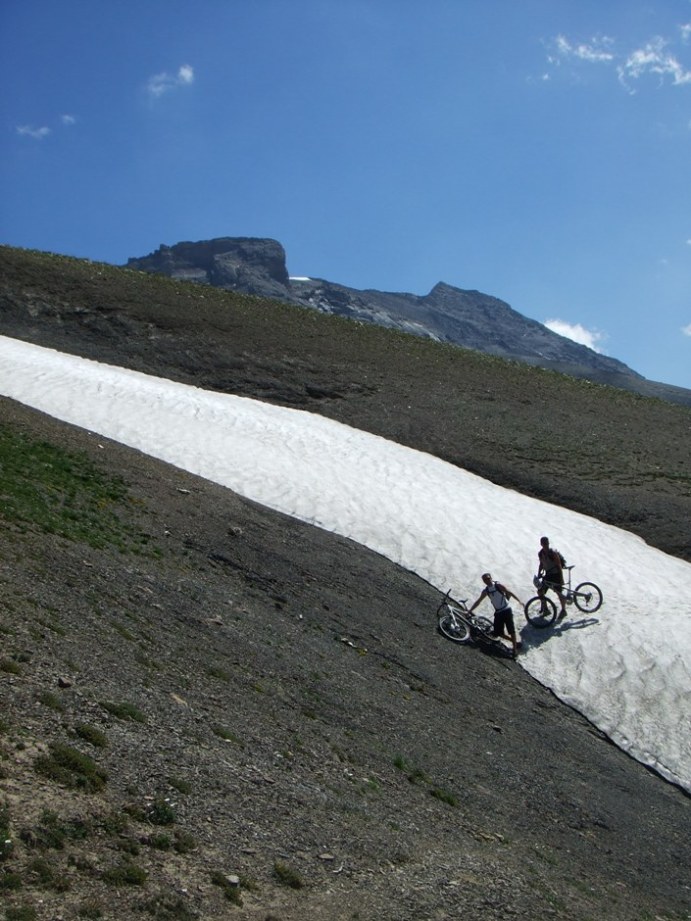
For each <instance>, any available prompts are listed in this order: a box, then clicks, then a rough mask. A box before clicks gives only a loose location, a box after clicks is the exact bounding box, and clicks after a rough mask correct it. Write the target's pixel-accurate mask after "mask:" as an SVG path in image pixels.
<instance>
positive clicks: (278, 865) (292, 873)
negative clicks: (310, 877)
mask: <svg viewBox="0 0 691 921" xmlns="http://www.w3.org/2000/svg"><path fill="white" fill-rule="evenodd" d="M274 875H275V876H276V879H277V880H279V882H281V883H283V885H284V886H289V887H290V888H291V889H302V887H303V886H304V885H305V883H304V881H303V879H302V877H301V876H300V874H299V873H298V872H297V870H294V869H293V868H292V867H290V866H288V864H286V863H283V861H281V860H277V861H276V862H275V863H274Z"/></svg>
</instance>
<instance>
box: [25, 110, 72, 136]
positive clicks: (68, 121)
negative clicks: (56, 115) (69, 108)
mask: <svg viewBox="0 0 691 921" xmlns="http://www.w3.org/2000/svg"><path fill="white" fill-rule="evenodd" d="M60 124H61V125H63V126H64V127H65V128H69V127H70V126H71V125H76V124H77V119H76V117H75V116H74V115H61V116H60ZM52 133H53V129H52V128H49V127H48V125H42V126H41V127H40V128H36V127H35V126H34V125H18V126H17V134H19V135H21V136H22V137H26V138H33V140H34V141H44V140H45V139H46V138H47V137H48V135H50V134H52Z"/></svg>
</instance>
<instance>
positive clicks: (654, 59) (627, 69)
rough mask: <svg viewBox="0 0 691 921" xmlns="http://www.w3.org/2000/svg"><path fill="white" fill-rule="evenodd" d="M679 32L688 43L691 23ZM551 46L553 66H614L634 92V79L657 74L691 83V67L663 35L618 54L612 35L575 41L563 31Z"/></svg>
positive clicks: (679, 82)
mask: <svg viewBox="0 0 691 921" xmlns="http://www.w3.org/2000/svg"><path fill="white" fill-rule="evenodd" d="M678 34H679V36H681V41H682V44H683V45H688V44H689V41H690V40H691V22H689V23H686V24H684V25H680V26H679V27H678ZM551 48H552V51H551V53H550V54H549V55H548V57H547V61H548V63H549V64H551V65H552V66H558V65H559V64H562V63H564V62H566V61H570V62H572V63H583V64H585V65H587V64H606V65H611V67H613V68H615V69H616V73H617V75H618V77H619V81H620V82H621V84H622V85H623V86H625V87H626V89H628V90H629V91H630V92H633V90H632V87H631V83H632V82H633V81H636V80H641V79H642V78H644V77H648V76H653V77H657V78H658V81H659V83H661V84H662V83H667V82H669V83H671V85H672V86H684V85H686V84H691V70H690V69H687V67H686V66H685V65H684V64H683V63H682V61H681V60H680V58H679V57H678V56H677V55H676V54H674V53H673V52H672V51H671V50H670V43H669V42H668V40H667V39H665V38H663V37H662V36H659V35H657V36H654V37H652V38H651V39H649V40H648V41H647V42H645V43H644V44H643V45H641V46H639V47H638V48H635V49H634V50H633V51H629V52H627V53H626V54H623V55H622V54H618V53H616V51H615V42H614V39H612V38H609V37H608V36H596V37H594V38H591V39H590V41H587V42H581V43H575V42H572V41H570V40H569V39H568V38H567V37H566V36H565V35H561V34H560V35H558V36H557V37H556V38H555V39H554V40H553V42H552V43H551Z"/></svg>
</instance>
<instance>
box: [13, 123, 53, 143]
mask: <svg viewBox="0 0 691 921" xmlns="http://www.w3.org/2000/svg"><path fill="white" fill-rule="evenodd" d="M17 134H21V136H22V137H27V138H33V139H34V140H35V141H43V140H44V139H45V138H47V137H48V135H49V134H50V128H48V127H47V126H46V125H43V127H41V128H35V127H34V126H33V125H19V126H18V127H17Z"/></svg>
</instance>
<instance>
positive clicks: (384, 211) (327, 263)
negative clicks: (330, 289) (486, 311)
mask: <svg viewBox="0 0 691 921" xmlns="http://www.w3.org/2000/svg"><path fill="white" fill-rule="evenodd" d="M0 68H2V69H1V71H0V73H1V79H2V88H3V91H2V98H1V100H0V164H1V165H0V196H1V200H2V209H1V212H0V242H2V243H8V244H11V245H13V246H22V247H33V248H37V249H43V250H52V251H55V252H60V253H67V254H70V255H75V256H80V257H86V258H90V259H97V260H103V261H106V262H112V263H117V264H122V263H124V262H126V261H127V259H128V258H129V257H130V256H141V255H144V254H146V253H148V252H151V251H152V250H154V249H156V248H157V247H158V246H159V245H160V244H161V243H166V244H173V243H176V242H178V241H180V240H201V239H209V238H211V237H216V236H262V237H272V238H274V239H277V240H279V241H280V242H281V243H282V244H283V246H284V247H285V249H286V252H287V261H288V269H289V271H290V272H291V274H294V275H313V276H318V277H322V278H328V279H329V280H331V281H337V282H341V283H343V284H346V285H350V286H353V287H356V288H367V287H371V288H378V289H382V290H389V291H409V292H412V293H416V294H425V293H427V292H428V291H429V290H430V288H431V287H432V286H433V285H434V284H436V283H437V282H438V281H445V282H447V283H449V284H452V285H456V286H458V287H460V288H471V289H478V290H480V291H484V292H486V293H488V294H492V295H494V296H496V297H500V298H502V299H503V300H505V301H507V302H508V303H510V304H511V306H512V307H514V308H515V309H516V310H519V311H520V312H521V313H523V314H525V315H526V316H530V317H533V318H535V319H537V320H539V321H541V322H548V321H549V323H550V325H552V323H553V321H554V322H555V323H556V321H558V322H560V323H561V324H563V326H561V327H557V326H555V328H557V329H558V330H559V331H564V332H565V333H568V334H569V335H572V336H573V337H579V336H580V338H581V341H585V342H586V344H590V345H592V346H594V347H595V348H597V349H599V350H601V351H603V352H605V353H607V354H609V355H612V356H614V357H616V358H619V359H620V360H622V361H624V362H626V363H627V364H628V365H630V366H631V367H632V368H633V369H634V370H636V371H638V372H640V373H641V374H644V375H645V376H646V377H649V378H651V379H653V380H660V381H665V382H667V383H673V384H678V385H680V386H684V387H691V156H690V154H691V2H689V0H667V2H656V0H650V2H644V0H640V2H639V0H621V2H620V0H607V2H606V3H603V2H601V0H598V2H590V0H568V2H567V0H522V2H520V3H516V2H515V0H290V2H289V0H194V2H192V0H144V2H141V0H140V2H137V3H135V2H132V0H118V2H117V3H115V2H105V0H104V2H101V0H61V2H58V3H56V2H55V0H4V2H3V4H2V5H1V6H0Z"/></svg>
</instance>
